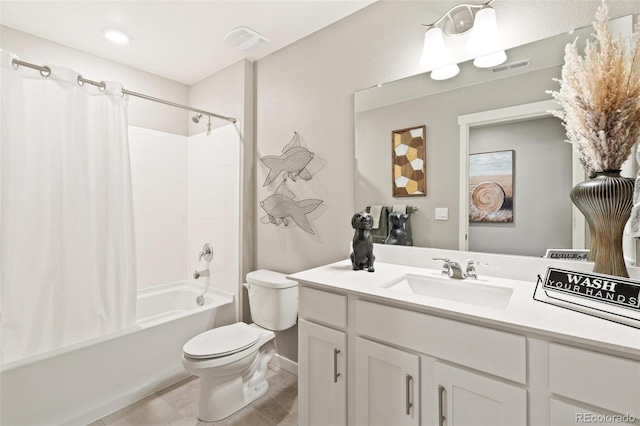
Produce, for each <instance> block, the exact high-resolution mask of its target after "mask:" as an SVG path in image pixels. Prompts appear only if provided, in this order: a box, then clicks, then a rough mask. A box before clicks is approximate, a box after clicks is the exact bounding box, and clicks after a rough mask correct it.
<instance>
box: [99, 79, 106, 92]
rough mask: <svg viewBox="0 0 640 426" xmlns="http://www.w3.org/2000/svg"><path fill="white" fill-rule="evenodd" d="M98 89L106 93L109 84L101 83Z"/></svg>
mask: <svg viewBox="0 0 640 426" xmlns="http://www.w3.org/2000/svg"><path fill="white" fill-rule="evenodd" d="M98 89H99V90H100V91H101V92H104V91H105V90H106V89H107V83H105V82H104V81H101V82H100V85H99V86H98Z"/></svg>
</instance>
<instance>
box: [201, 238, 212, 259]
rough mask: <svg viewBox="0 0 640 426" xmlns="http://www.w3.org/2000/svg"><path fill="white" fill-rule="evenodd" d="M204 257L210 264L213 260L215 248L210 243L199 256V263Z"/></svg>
mask: <svg viewBox="0 0 640 426" xmlns="http://www.w3.org/2000/svg"><path fill="white" fill-rule="evenodd" d="M203 257H204V260H206V261H207V262H210V261H211V259H213V246H212V245H211V244H210V243H206V244H205V245H204V247H202V251H201V252H200V255H199V256H198V261H201V260H202V258H203Z"/></svg>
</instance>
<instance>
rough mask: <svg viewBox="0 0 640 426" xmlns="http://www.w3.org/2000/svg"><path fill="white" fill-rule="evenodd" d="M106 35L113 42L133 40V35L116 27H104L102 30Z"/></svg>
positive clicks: (120, 42)
mask: <svg viewBox="0 0 640 426" xmlns="http://www.w3.org/2000/svg"><path fill="white" fill-rule="evenodd" d="M102 34H104V37H105V38H106V39H107V40H109V41H110V42H112V43H116V44H127V43H129V42H130V41H131V36H130V35H129V34H127V33H125V32H124V31H121V30H116V29H115V28H104V29H103V30H102Z"/></svg>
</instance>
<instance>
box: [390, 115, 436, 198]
mask: <svg viewBox="0 0 640 426" xmlns="http://www.w3.org/2000/svg"><path fill="white" fill-rule="evenodd" d="M426 132H427V128H426V126H417V127H411V128H408V129H402V130H394V131H392V132H391V177H392V182H391V187H392V195H393V196H394V197H416V196H419V197H424V196H426V195H427V169H426V160H427V158H426V157H427V149H426V141H425V138H426Z"/></svg>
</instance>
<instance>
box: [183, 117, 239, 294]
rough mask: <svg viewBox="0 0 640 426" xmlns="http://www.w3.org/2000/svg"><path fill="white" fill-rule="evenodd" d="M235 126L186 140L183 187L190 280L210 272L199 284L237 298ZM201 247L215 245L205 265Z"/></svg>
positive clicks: (236, 146) (237, 181)
mask: <svg viewBox="0 0 640 426" xmlns="http://www.w3.org/2000/svg"><path fill="white" fill-rule="evenodd" d="M238 139H239V138H238V135H237V133H236V130H235V127H234V126H233V125H231V124H227V125H226V126H224V127H219V128H217V129H214V130H213V131H212V132H211V134H210V135H207V134H206V133H200V134H198V135H194V136H190V137H189V143H188V145H189V154H188V156H189V165H188V185H187V194H188V195H187V218H188V219H187V252H186V258H185V259H184V261H185V263H186V265H187V275H188V278H189V279H191V277H192V276H193V272H194V271H196V270H203V269H207V268H208V269H209V270H210V276H209V277H208V278H205V277H202V278H200V279H198V282H201V283H205V284H207V283H208V284H209V285H211V286H212V287H215V288H218V289H220V290H224V291H228V292H230V293H234V294H236V295H237V294H238V293H239V283H240V277H239V269H238V265H239V256H238V240H239V235H240V233H239V219H240V209H239V194H240V179H239V163H240V160H239V159H240V144H239V140H238ZM205 243H211V245H212V246H213V259H212V260H211V262H210V263H209V264H207V262H206V261H205V260H204V259H203V260H201V261H198V255H199V254H200V251H201V250H202V247H203V245H204V244H205Z"/></svg>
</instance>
